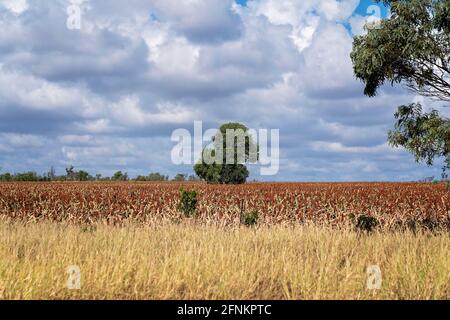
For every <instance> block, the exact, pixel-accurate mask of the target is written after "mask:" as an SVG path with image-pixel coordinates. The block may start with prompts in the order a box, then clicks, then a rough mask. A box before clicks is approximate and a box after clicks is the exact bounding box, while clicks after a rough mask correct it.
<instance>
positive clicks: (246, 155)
mask: <svg viewBox="0 0 450 320" xmlns="http://www.w3.org/2000/svg"><path fill="white" fill-rule="evenodd" d="M269 133H270V141H269ZM171 140H172V141H173V142H176V145H175V146H174V147H173V148H172V152H171V160H172V163H173V164H175V165H182V164H187V165H193V164H195V163H197V162H199V161H200V160H202V161H203V162H204V163H206V164H219V165H220V164H244V163H246V162H248V163H254V164H258V165H260V166H261V167H260V174H261V175H263V176H272V175H276V174H277V173H278V171H279V167H280V131H279V129H270V130H268V129H258V130H256V129H248V130H246V131H245V132H244V130H242V129H236V130H234V129H227V130H226V133H225V135H223V134H222V133H221V132H220V131H219V130H217V129H208V130H206V131H205V132H203V123H202V121H195V122H194V135H193V136H192V134H191V132H190V131H189V130H187V129H183V128H180V129H176V130H174V131H173V132H172V136H171ZM205 143H209V144H207V145H206V147H204V144H205ZM269 144H270V145H269ZM269 149H270V153H269Z"/></svg>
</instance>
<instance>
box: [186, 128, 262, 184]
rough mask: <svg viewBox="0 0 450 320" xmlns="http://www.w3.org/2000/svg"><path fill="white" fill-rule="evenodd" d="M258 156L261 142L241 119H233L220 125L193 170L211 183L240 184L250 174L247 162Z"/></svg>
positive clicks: (255, 159)
mask: <svg viewBox="0 0 450 320" xmlns="http://www.w3.org/2000/svg"><path fill="white" fill-rule="evenodd" d="M257 160H258V145H257V144H256V143H255V142H254V141H253V137H252V135H251V133H250V132H249V129H248V128H247V127H246V126H245V125H243V124H241V123H236V122H231V123H226V124H223V125H222V126H220V128H219V129H218V131H217V133H216V135H215V136H214V137H213V141H212V145H211V146H209V147H207V148H205V149H204V150H203V152H202V157H201V161H200V162H199V163H197V164H196V165H195V166H194V171H195V173H196V174H197V175H198V176H199V177H200V178H201V179H203V180H205V181H208V182H209V183H223V184H240V183H245V182H246V180H247V178H248V176H249V171H248V169H247V167H246V166H245V164H246V163H253V162H256V161H257Z"/></svg>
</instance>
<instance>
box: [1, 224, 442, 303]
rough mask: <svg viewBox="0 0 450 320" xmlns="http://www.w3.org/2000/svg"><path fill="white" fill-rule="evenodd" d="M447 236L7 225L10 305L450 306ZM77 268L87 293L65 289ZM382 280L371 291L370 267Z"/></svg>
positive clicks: (4, 250)
mask: <svg viewBox="0 0 450 320" xmlns="http://www.w3.org/2000/svg"><path fill="white" fill-rule="evenodd" d="M449 240H450V239H449V234H448V233H442V234H438V235H436V234H435V235H431V234H426V233H419V234H412V233H375V234H372V235H359V234H357V233H355V232H353V231H350V230H332V229H327V228H319V227H314V226H303V227H300V226H299V227H282V226H275V227H270V228H260V229H249V228H227V229H221V228H218V227H208V226H195V225H186V224H182V225H166V226H158V227H138V226H135V225H129V226H122V227H113V226H106V225H96V226H94V227H80V226H76V225H64V224H57V223H50V222H48V223H46V222H42V223H32V224H20V223H17V222H11V221H0V298H3V299H77V298H81V299H449V298H450V295H449V283H450V269H449V268H450V260H449V259H450V257H449V253H450V247H449V246H450V241H449ZM69 265H78V266H79V267H80V269H81V289H80V290H69V289H68V288H67V280H68V274H67V273H66V268H67V267H68V266H69ZM369 265H378V266H379V267H380V269H381V271H382V285H381V289H380V290H368V289H367V284H366V283H367V278H368V276H367V273H366V270H367V267H368V266H369Z"/></svg>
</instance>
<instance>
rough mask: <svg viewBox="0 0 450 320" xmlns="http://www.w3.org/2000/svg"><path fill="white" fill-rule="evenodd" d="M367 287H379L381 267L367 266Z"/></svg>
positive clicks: (377, 288)
mask: <svg viewBox="0 0 450 320" xmlns="http://www.w3.org/2000/svg"><path fill="white" fill-rule="evenodd" d="M366 272H367V289H368V290H380V289H381V281H382V278H381V269H380V267H379V266H378V265H370V266H368V267H367V270H366Z"/></svg>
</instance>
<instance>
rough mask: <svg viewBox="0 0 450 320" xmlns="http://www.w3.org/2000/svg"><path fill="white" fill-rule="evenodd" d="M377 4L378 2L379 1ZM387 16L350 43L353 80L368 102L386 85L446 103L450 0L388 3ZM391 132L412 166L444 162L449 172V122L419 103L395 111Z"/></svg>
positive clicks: (449, 75)
mask: <svg viewBox="0 0 450 320" xmlns="http://www.w3.org/2000/svg"><path fill="white" fill-rule="evenodd" d="M380 2H381V1H380ZM383 2H384V3H385V4H386V5H388V6H390V8H391V16H390V17H389V18H387V19H384V20H382V21H381V22H380V24H379V25H377V26H376V27H373V28H366V29H367V34H366V35H362V36H357V37H355V38H354V41H353V51H352V53H351V59H352V62H353V69H354V73H355V76H356V77H357V78H358V79H360V80H361V81H362V82H363V83H364V85H365V88H364V94H366V95H368V96H370V97H372V96H375V95H376V94H377V90H378V89H379V88H380V87H381V86H382V85H383V84H384V83H385V82H387V81H389V82H390V83H391V84H392V85H393V84H395V83H402V84H405V85H406V86H407V88H409V89H410V90H412V91H413V92H415V93H417V94H420V95H422V96H425V97H431V98H434V99H437V100H440V101H447V102H450V0H390V1H388V0H386V1H383ZM395 117H396V119H397V122H396V124H395V127H394V130H391V131H390V132H389V142H390V144H391V145H392V146H395V147H398V146H402V147H404V148H406V149H407V150H408V151H410V152H411V153H412V154H413V155H414V157H415V159H416V161H424V162H426V163H427V164H428V165H432V164H433V162H434V160H435V159H436V158H441V157H443V158H444V163H445V165H444V174H443V175H444V176H445V170H446V169H448V168H450V159H449V144H450V134H449V132H450V122H449V119H447V118H445V117H443V116H441V115H439V113H438V112H437V111H436V110H432V111H431V112H430V113H423V112H422V106H421V105H420V104H410V105H403V106H400V107H398V111H397V113H396V114H395Z"/></svg>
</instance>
